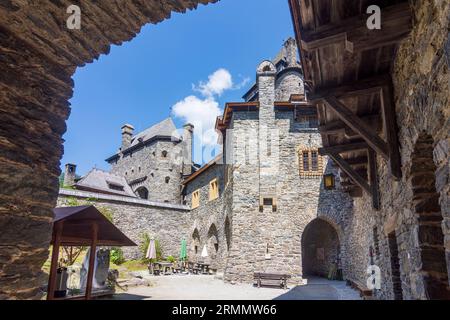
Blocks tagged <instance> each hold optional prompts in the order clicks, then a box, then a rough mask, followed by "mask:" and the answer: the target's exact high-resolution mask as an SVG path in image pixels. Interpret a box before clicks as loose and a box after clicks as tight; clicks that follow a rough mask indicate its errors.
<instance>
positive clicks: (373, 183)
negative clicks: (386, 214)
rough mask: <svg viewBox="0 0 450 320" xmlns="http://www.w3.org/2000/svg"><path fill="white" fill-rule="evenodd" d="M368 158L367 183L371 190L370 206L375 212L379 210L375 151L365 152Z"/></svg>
mask: <svg viewBox="0 0 450 320" xmlns="http://www.w3.org/2000/svg"><path fill="white" fill-rule="evenodd" d="M367 153H368V158H369V179H370V180H369V181H370V189H371V190H372V205H373V208H374V209H376V210H380V191H379V189H378V172H377V157H376V154H375V151H373V150H372V149H371V148H369V149H368V150H367Z"/></svg>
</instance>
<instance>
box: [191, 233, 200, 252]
mask: <svg viewBox="0 0 450 320" xmlns="http://www.w3.org/2000/svg"><path fill="white" fill-rule="evenodd" d="M199 251H200V233H199V232H198V229H197V228H195V230H194V232H193V233H192V248H191V252H192V254H193V256H194V257H197V256H198V254H199Z"/></svg>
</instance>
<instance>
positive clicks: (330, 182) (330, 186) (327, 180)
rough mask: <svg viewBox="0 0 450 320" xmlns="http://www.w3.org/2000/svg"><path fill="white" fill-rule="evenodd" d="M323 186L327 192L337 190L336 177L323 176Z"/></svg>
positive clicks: (330, 175)
mask: <svg viewBox="0 0 450 320" xmlns="http://www.w3.org/2000/svg"><path fill="white" fill-rule="evenodd" d="M323 185H324V187H325V189H326V190H334V189H335V187H336V186H335V182H334V175H333V174H325V175H324V176H323Z"/></svg>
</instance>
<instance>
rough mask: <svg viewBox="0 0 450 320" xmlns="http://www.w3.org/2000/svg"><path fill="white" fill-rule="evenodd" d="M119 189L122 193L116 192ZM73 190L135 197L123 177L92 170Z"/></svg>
mask: <svg viewBox="0 0 450 320" xmlns="http://www.w3.org/2000/svg"><path fill="white" fill-rule="evenodd" d="M114 187H115V189H114ZM120 187H122V188H123V191H121V190H117V188H120ZM75 188H76V189H79V190H87V191H95V192H99V193H106V194H116V195H121V196H126V197H133V198H136V197H137V196H136V195H135V194H134V192H133V190H132V189H131V187H130V186H129V185H128V183H127V181H126V180H125V178H124V177H121V176H117V175H115V174H112V173H110V172H106V171H103V170H99V169H92V170H91V171H89V173H88V174H86V175H85V176H84V177H82V178H81V179H80V181H78V182H77V183H76V184H75Z"/></svg>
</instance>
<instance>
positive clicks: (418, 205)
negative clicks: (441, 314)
mask: <svg viewBox="0 0 450 320" xmlns="http://www.w3.org/2000/svg"><path fill="white" fill-rule="evenodd" d="M436 170H437V168H436V165H435V163H434V160H433V138H432V137H431V136H430V135H428V134H426V133H422V134H421V135H420V136H419V138H418V140H417V142H416V144H415V146H414V150H413V154H412V165H411V176H410V183H411V187H412V191H413V207H414V212H415V214H416V217H417V220H418V226H417V232H418V239H419V248H420V259H421V261H420V271H421V274H422V275H423V284H424V289H425V294H426V296H427V298H428V299H450V290H449V286H448V274H447V265H446V258H445V246H444V234H443V231H442V220H443V216H442V213H441V207H440V205H439V197H440V195H439V193H438V192H437V191H436Z"/></svg>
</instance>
